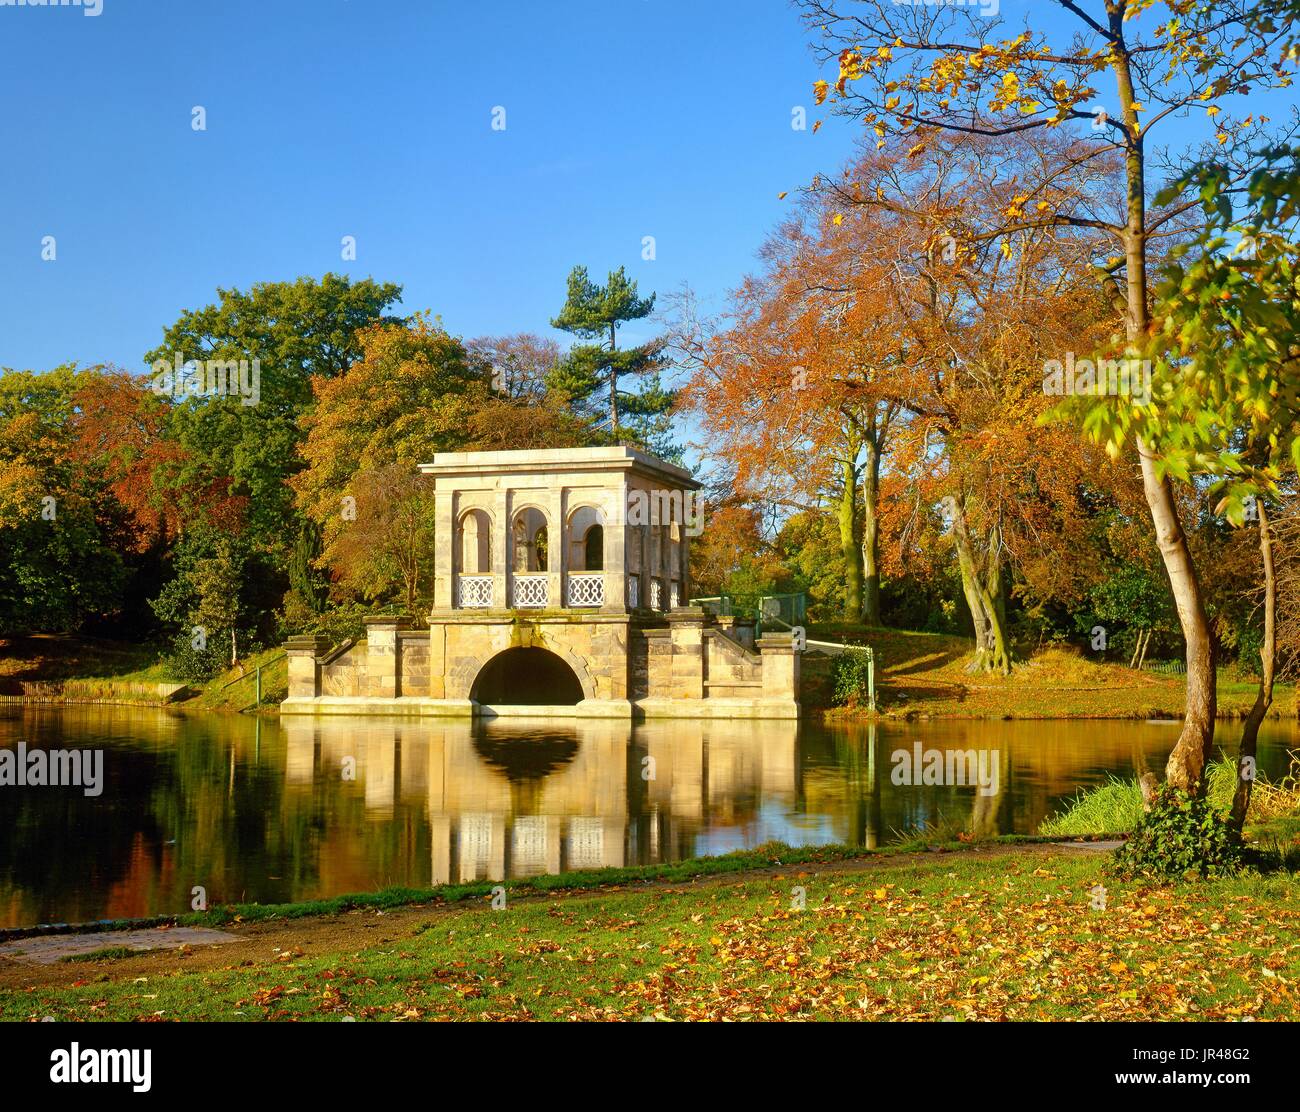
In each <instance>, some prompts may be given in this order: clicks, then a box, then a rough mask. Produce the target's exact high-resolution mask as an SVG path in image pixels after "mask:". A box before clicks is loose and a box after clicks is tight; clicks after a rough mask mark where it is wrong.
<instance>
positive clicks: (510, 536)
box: [492, 488, 515, 610]
mask: <svg viewBox="0 0 1300 1112" xmlns="http://www.w3.org/2000/svg"><path fill="white" fill-rule="evenodd" d="M513 509H514V507H513V506H511V504H510V496H509V493H508V492H507V491H506V490H505V489H504V488H502V489H500V490H498V491H497V492H496V496H495V497H494V498H493V500H492V513H493V516H494V517H495V519H496V523H495V528H494V531H493V535H492V606H493V609H498V610H504V609H505V608H506V607H507V606H509V605H510V570H511V568H512V567H513V561H514V558H515V543H514V523H513V522H512V521H511V520H510V515H511V512H512V511H513Z"/></svg>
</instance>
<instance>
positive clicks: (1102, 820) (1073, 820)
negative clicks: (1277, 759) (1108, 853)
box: [1038, 756, 1259, 838]
mask: <svg viewBox="0 0 1300 1112" xmlns="http://www.w3.org/2000/svg"><path fill="white" fill-rule="evenodd" d="M1236 777H1237V770H1236V763H1235V762H1234V761H1233V759H1232V758H1231V757H1226V756H1224V757H1220V758H1219V759H1218V760H1217V761H1215V762H1214V763H1213V764H1212V765H1210V772H1209V787H1208V789H1207V791H1208V795H1209V799H1210V802H1211V804H1213V806H1214V808H1215V810H1217V811H1221V812H1227V811H1229V810H1231V809H1232V796H1233V793H1234V792H1235V791H1236V784H1237V780H1236ZM1256 803H1257V799H1252V801H1251V812H1250V813H1248V814H1247V816H1246V818H1247V822H1248V823H1250V822H1253V821H1255V820H1256V819H1257V818H1258V817H1259V816H1258V815H1257V808H1256ZM1141 819H1142V789H1141V788H1139V787H1138V782H1137V781H1136V780H1121V779H1119V778H1118V777H1115V776H1112V777H1110V778H1109V779H1108V780H1107V782H1106V783H1105V784H1102V785H1101V786H1100V787H1096V788H1089V789H1087V790H1085V791H1081V792H1080V793H1079V794H1078V795H1077V796H1075V798H1074V799H1073V800H1072V801H1071V802H1070V804H1069V805H1068V806H1067V807H1066V809H1065V810H1064V811H1062V812H1061V813H1060V814H1057V815H1053V816H1052V817H1051V818H1049V819H1047V820H1046V821H1044V822H1043V823H1041V824H1040V825H1039V827H1038V833H1039V834H1040V835H1043V836H1046V837H1054V838H1055V837H1072V836H1075V835H1082V834H1127V833H1129V832H1130V831H1132V830H1133V829H1134V827H1136V826H1137V824H1138V823H1139V822H1140V821H1141ZM1252 832H1253V831H1252Z"/></svg>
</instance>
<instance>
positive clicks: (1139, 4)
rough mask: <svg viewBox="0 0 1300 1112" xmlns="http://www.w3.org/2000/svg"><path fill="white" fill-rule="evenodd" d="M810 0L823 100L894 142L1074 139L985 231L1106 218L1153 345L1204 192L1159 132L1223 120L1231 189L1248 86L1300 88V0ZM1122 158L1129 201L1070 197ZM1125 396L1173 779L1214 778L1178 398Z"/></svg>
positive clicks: (1127, 333) (1122, 193)
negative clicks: (1175, 444) (1170, 412)
mask: <svg viewBox="0 0 1300 1112" xmlns="http://www.w3.org/2000/svg"><path fill="white" fill-rule="evenodd" d="M799 6H800V7H801V8H802V10H803V12H804V15H805V18H806V20H807V23H808V26H809V27H810V29H811V30H812V31H813V33H814V34H815V35H816V37H817V41H818V49H819V50H820V52H821V56H822V58H823V59H824V60H825V61H826V62H828V63H830V64H832V65H833V66H834V67H835V73H834V74H833V79H832V80H822V81H819V82H817V83H816V86H815V95H816V97H817V99H818V101H819V102H823V103H824V102H831V103H832V104H833V105H834V107H835V108H836V109H837V110H838V111H839V112H842V113H844V114H847V115H850V116H852V117H854V118H856V119H858V120H860V121H861V122H862V123H863V124H864V125H865V126H866V127H867V128H869V129H870V130H871V132H872V133H874V134H875V136H876V137H877V141H878V142H882V143H883V142H886V141H888V140H890V139H893V138H895V137H902V138H905V139H906V140H907V141H908V142H909V143H910V144H911V147H910V149H912V150H916V151H919V150H924V148H925V147H926V146H927V145H928V144H929V143H931V142H933V141H934V140H935V139H936V138H937V137H938V136H940V135H944V134H948V135H953V134H962V135H976V136H984V137H993V138H999V137H1001V138H1006V137H1011V136H1017V135H1025V134H1028V133H1031V132H1039V133H1056V134H1061V135H1067V136H1069V137H1070V139H1071V140H1072V141H1071V142H1069V143H1066V144H1063V145H1059V146H1058V147H1057V148H1055V149H1054V151H1053V153H1052V154H1051V156H1050V157H1045V158H1044V160H1043V162H1042V164H1041V165H1040V166H1039V167H1038V169H1037V171H1036V172H1035V173H1034V174H1032V175H1029V176H1027V177H1026V179H1025V180H1024V181H1023V183H1022V186H1021V188H1020V189H1019V191H1018V192H1017V193H1016V194H1015V195H1014V196H1013V197H1012V198H1010V199H1009V203H1008V205H1007V206H1006V207H1005V208H1004V209H1003V210H1002V211H1001V213H1000V217H1001V219H1000V220H998V221H997V222H996V223H994V224H992V225H991V226H985V227H983V228H981V229H979V230H977V231H974V232H973V233H972V236H971V238H972V241H975V242H981V241H982V242H996V243H998V245H999V249H1000V250H1002V251H1004V252H1007V253H1010V252H1014V250H1015V249H1016V247H1015V240H1016V237H1018V236H1021V235H1023V234H1024V233H1026V232H1032V231H1035V230H1039V229H1044V228H1054V227H1062V226H1064V227H1080V228H1089V229H1092V230H1095V231H1098V232H1101V233H1102V234H1103V235H1104V236H1105V237H1107V238H1108V239H1109V240H1110V242H1111V252H1112V253H1110V254H1104V255H1099V256H1098V258H1097V259H1096V260H1094V263H1095V267H1096V269H1095V271H1094V273H1095V275H1096V284H1097V287H1098V290H1099V291H1100V292H1105V293H1107V294H1108V295H1109V296H1110V297H1111V299H1112V301H1113V302H1114V303H1115V307H1116V317H1117V322H1116V323H1117V332H1118V335H1117V337H1116V343H1115V347H1116V348H1117V349H1119V350H1120V351H1123V350H1125V349H1126V348H1129V349H1136V348H1138V347H1140V346H1141V345H1142V344H1143V342H1144V341H1145V340H1146V338H1147V337H1148V334H1149V332H1150V330H1151V328H1152V289H1151V286H1152V282H1151V279H1150V277H1149V275H1150V264H1151V254H1152V251H1153V249H1154V248H1155V246H1157V245H1158V243H1159V241H1160V237H1161V236H1164V235H1168V234H1170V232H1171V231H1172V230H1173V228H1174V225H1175V224H1176V222H1177V221H1178V218H1179V217H1180V216H1181V215H1182V214H1183V213H1185V212H1188V211H1190V210H1192V209H1194V208H1195V206H1196V205H1198V204H1199V198H1198V197H1197V196H1195V195H1193V196H1191V197H1186V196H1184V197H1180V198H1178V199H1176V200H1175V201H1174V202H1173V203H1171V204H1169V205H1167V206H1165V207H1164V208H1160V209H1154V208H1153V207H1152V205H1151V204H1150V197H1149V189H1150V187H1149V183H1148V176H1149V175H1151V173H1152V171H1153V170H1154V169H1156V168H1157V163H1158V160H1159V158H1160V152H1159V149H1158V148H1155V147H1154V146H1153V145H1152V142H1153V136H1158V135H1159V134H1160V133H1161V131H1162V127H1161V125H1166V124H1167V123H1168V122H1169V121H1171V120H1174V119H1176V118H1178V117H1179V116H1180V115H1185V114H1187V113H1188V112H1189V111H1193V110H1195V111H1196V112H1197V113H1198V114H1201V115H1202V118H1203V119H1206V120H1208V121H1209V127H1210V130H1211V131H1212V133H1213V134H1212V138H1211V139H1210V145H1211V146H1215V145H1217V147H1218V149H1219V151H1220V152H1221V153H1220V160H1221V162H1222V164H1223V165H1224V166H1225V167H1226V168H1227V169H1226V176H1227V178H1228V181H1227V186H1228V188H1231V187H1232V185H1233V184H1234V183H1236V182H1240V181H1241V180H1242V179H1243V178H1244V177H1245V175H1246V172H1247V167H1246V159H1245V157H1244V155H1245V154H1246V146H1247V144H1249V143H1250V142H1252V141H1255V140H1257V139H1258V138H1259V135H1260V128H1261V127H1262V126H1263V125H1264V124H1266V123H1267V119H1266V118H1264V117H1262V116H1259V115H1258V114H1257V112H1256V111H1254V110H1252V109H1251V108H1250V107H1249V106H1248V105H1244V104H1243V100H1242V97H1243V94H1246V93H1250V92H1258V91H1259V90H1261V89H1266V88H1270V87H1278V86H1286V85H1289V84H1290V81H1291V74H1292V71H1293V69H1294V63H1295V60H1296V50H1295V44H1294V37H1293V34H1294V33H1293V22H1294V20H1295V16H1296V5H1295V4H1294V2H1293V0H1214V2H1213V3H1210V2H1208V0H1055V5H1054V6H1055V8H1056V9H1057V15H1058V17H1059V23H1060V27H1059V29H1058V28H1053V30H1052V31H1050V32H1048V31H1044V30H1034V29H1030V28H1029V27H1028V26H1024V27H1022V28H1016V27H1012V26H1010V25H1008V24H1007V23H1006V22H1005V21H1004V20H1002V19H1000V18H998V17H997V16H996V15H989V14H985V13H987V12H988V9H977V8H973V7H953V6H943V5H904V4H896V3H894V2H893V0H799ZM1039 26H1040V27H1042V26H1045V25H1044V24H1043V23H1042V22H1041V21H1039ZM1237 106H1240V107H1241V111H1240V112H1238V113H1235V114H1234V111H1233V109H1234V108H1235V107H1237ZM1106 158H1118V159H1120V160H1121V162H1122V166H1123V173H1122V177H1121V178H1120V180H1119V181H1118V182H1117V183H1116V185H1115V186H1114V190H1113V192H1112V193H1111V194H1110V195H1109V196H1099V200H1100V201H1101V202H1102V204H1103V205H1104V204H1107V203H1109V204H1111V205H1112V206H1115V207H1117V208H1118V210H1119V211H1118V212H1117V213H1116V214H1115V215H1105V214H1101V213H1098V214H1084V213H1079V212H1074V211H1068V210H1064V211H1063V210H1062V208H1061V207H1060V206H1059V205H1058V204H1057V198H1056V197H1055V196H1054V192H1055V187H1056V185H1057V183H1058V182H1059V181H1060V180H1061V179H1062V178H1063V177H1067V176H1070V175H1073V174H1074V173H1076V172H1077V170H1078V169H1079V167H1081V166H1087V165H1088V164H1090V163H1092V162H1094V161H1096V160H1100V159H1106ZM1115 409H1123V410H1126V411H1127V413H1128V415H1129V418H1130V419H1128V420H1125V421H1120V422H1118V423H1111V424H1109V425H1108V427H1107V428H1105V429H1103V430H1099V433H1100V435H1101V437H1102V438H1103V439H1105V440H1106V441H1107V443H1108V447H1110V448H1111V449H1113V450H1114V451H1116V452H1119V451H1120V450H1121V449H1122V447H1123V445H1124V443H1125V442H1129V443H1132V444H1133V445H1134V446H1135V447H1136V449H1137V454H1138V458H1139V466H1140V468H1141V473H1142V479H1143V488H1144V492H1145V497H1146V502H1147V505H1148V510H1149V513H1150V516H1151V521H1152V526H1153V528H1154V531H1155V536H1156V541H1157V544H1158V546H1159V549H1160V553H1161V557H1162V559H1163V562H1164V566H1165V570H1166V573H1167V574H1168V576H1169V581H1170V585H1171V588H1172V591H1173V596H1174V600H1175V604H1176V607H1177V611H1178V617H1179V623H1180V626H1181V629H1182V633H1183V638H1184V641H1185V643H1186V654H1187V705H1186V714H1185V718H1184V722H1183V728H1182V731H1181V733H1180V735H1179V738H1178V741H1177V743H1176V745H1175V746H1174V748H1173V751H1172V752H1171V754H1170V757H1169V760H1168V763H1167V765H1166V769H1165V773H1166V778H1167V780H1168V781H1169V783H1170V784H1171V785H1172V786H1174V787H1176V788H1180V789H1183V790H1193V791H1199V790H1201V788H1202V786H1203V777H1204V770H1205V765H1206V763H1207V761H1208V759H1209V756H1210V752H1211V745H1212V741H1213V733H1214V720H1215V711H1216V695H1215V663H1214V643H1213V638H1212V635H1211V630H1210V624H1209V621H1208V618H1207V614H1206V607H1205V600H1204V595H1203V591H1202V588H1201V584H1200V581H1199V579H1198V576H1197V569H1196V566H1195V563H1194V560H1193V557H1192V552H1191V549H1190V546H1189V544H1188V540H1187V535H1186V533H1185V531H1184V528H1183V525H1182V522H1181V521H1180V519H1179V515H1178V510H1177V504H1176V500H1175V496H1174V491H1173V486H1172V482H1171V476H1170V473H1169V470H1168V469H1167V466H1166V461H1165V457H1164V453H1163V445H1162V443H1161V439H1160V436H1159V433H1160V431H1161V429H1162V425H1161V411H1160V405H1159V404H1158V402H1157V404H1155V405H1151V406H1146V407H1139V406H1135V405H1133V404H1132V399H1125V398H1120V399H1118V400H1117V401H1116V400H1112V402H1111V410H1112V412H1113V411H1114V410H1115ZM1117 431H1119V432H1122V439H1121V437H1120V436H1118V435H1115V433H1116V432H1117Z"/></svg>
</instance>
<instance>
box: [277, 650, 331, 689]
mask: <svg viewBox="0 0 1300 1112" xmlns="http://www.w3.org/2000/svg"><path fill="white" fill-rule="evenodd" d="M329 647H330V644H329V641H327V640H326V639H325V638H324V637H321V636H320V635H316V636H302V637H293V638H290V639H289V640H288V641H286V642H285V643H284V652H285V655H286V656H287V657H288V658H289V659H288V667H289V698H290V699H315V698H316V697H317V696H319V695H320V665H319V664H318V663H317V662H318V660H319V659H320V658H321V657H322V656H324V655H325V653H326V652H327V651H328V650H329Z"/></svg>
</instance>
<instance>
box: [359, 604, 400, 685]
mask: <svg viewBox="0 0 1300 1112" xmlns="http://www.w3.org/2000/svg"><path fill="white" fill-rule="evenodd" d="M365 623H366V690H365V694H366V695H369V696H370V697H371V698H372V699H396V698H397V697H398V696H399V695H400V694H401V693H402V663H401V661H400V660H399V659H398V656H397V654H398V652H399V650H400V646H401V639H400V638H399V637H398V636H397V631H398V630H400V629H410V627H411V619H410V618H408V617H406V616H404V615H403V616H392V615H388V614H379V615H375V616H372V617H368V618H366V619H365Z"/></svg>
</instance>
